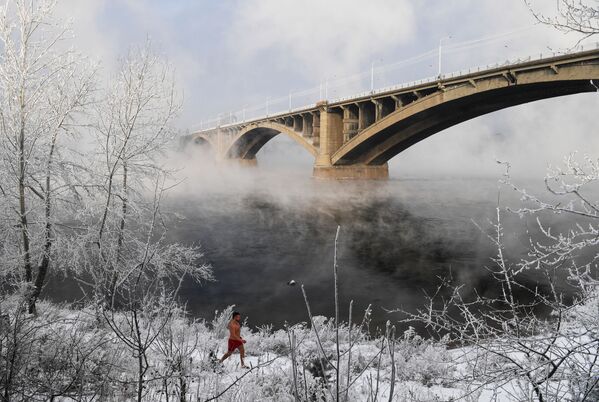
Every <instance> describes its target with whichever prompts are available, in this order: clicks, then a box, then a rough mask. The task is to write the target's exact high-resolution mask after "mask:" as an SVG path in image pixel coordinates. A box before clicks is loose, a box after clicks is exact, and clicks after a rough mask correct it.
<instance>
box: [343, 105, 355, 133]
mask: <svg viewBox="0 0 599 402" xmlns="http://www.w3.org/2000/svg"><path fill="white" fill-rule="evenodd" d="M357 109H358V108H357V107H356V106H355V105H347V106H344V107H343V142H347V141H349V140H351V139H352V138H354V137H355V136H356V134H358V111H357Z"/></svg>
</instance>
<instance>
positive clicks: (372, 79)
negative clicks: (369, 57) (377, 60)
mask: <svg viewBox="0 0 599 402" xmlns="http://www.w3.org/2000/svg"><path fill="white" fill-rule="evenodd" d="M370 93H374V61H373V62H372V63H370Z"/></svg>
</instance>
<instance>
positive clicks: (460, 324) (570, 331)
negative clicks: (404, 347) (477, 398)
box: [408, 158, 599, 402]
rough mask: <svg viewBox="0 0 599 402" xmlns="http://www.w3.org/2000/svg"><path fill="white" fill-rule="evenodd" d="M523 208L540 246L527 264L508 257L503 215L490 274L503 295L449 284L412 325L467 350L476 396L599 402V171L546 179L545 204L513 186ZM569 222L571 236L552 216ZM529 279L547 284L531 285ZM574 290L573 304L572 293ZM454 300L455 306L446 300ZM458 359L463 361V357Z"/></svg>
mask: <svg viewBox="0 0 599 402" xmlns="http://www.w3.org/2000/svg"><path fill="white" fill-rule="evenodd" d="M506 177H507V179H506V181H505V183H507V184H508V185H509V186H511V187H512V188H513V189H514V190H515V191H517V192H518V193H520V195H521V199H522V201H523V202H524V203H525V204H524V206H522V207H521V208H518V209H515V210H513V212H515V213H517V214H520V215H521V216H522V217H523V218H527V217H532V218H533V222H536V224H537V225H538V228H539V232H540V235H541V236H540V237H535V238H533V237H532V236H531V237H530V239H529V248H528V253H527V255H525V256H524V257H522V258H521V259H519V260H515V261H514V260H510V259H509V258H508V257H507V256H506V255H507V254H508V253H507V252H506V246H505V241H504V238H505V232H506V229H505V227H504V226H503V224H502V222H501V215H502V213H504V212H502V211H501V209H500V208H499V207H498V208H497V218H496V221H495V222H494V225H493V231H492V232H491V233H489V239H490V240H491V241H492V242H493V243H494V245H495V246H496V249H497V254H496V256H495V257H494V258H493V261H492V264H491V265H489V266H488V267H487V270H488V271H489V272H491V274H492V275H493V278H494V279H495V281H496V283H497V290H496V292H485V293H484V294H481V293H478V292H476V291H475V292H474V293H472V292H469V291H467V290H466V289H465V288H464V286H463V285H461V284H451V283H444V284H443V285H441V286H440V288H439V292H438V293H436V294H435V295H433V296H431V298H430V301H429V303H428V305H427V306H426V307H425V308H423V309H421V310H420V311H419V312H418V313H416V314H408V316H409V318H408V321H411V320H416V321H419V322H421V323H423V324H425V325H426V326H427V327H428V328H429V329H430V330H431V331H433V332H434V333H437V334H445V335H446V336H448V337H449V339H450V341H451V342H452V343H454V344H456V345H460V346H463V348H462V349H459V350H458V351H461V352H463V353H462V354H461V356H460V358H459V360H460V362H461V363H462V364H464V365H465V366H466V367H467V369H465V370H464V371H463V378H464V379H468V380H469V381H470V391H471V392H475V391H478V390H482V389H487V390H489V389H492V390H494V391H495V392H497V393H504V394H506V393H510V394H511V395H512V397H514V398H515V399H518V400H538V401H540V402H542V401H547V400H575V401H590V400H596V398H597V396H598V395H599V388H598V386H599V379H598V378H597V375H596V374H597V372H598V371H599V338H598V337H597V334H598V333H599V303H598V301H599V294H598V290H599V287H598V285H599V282H598V281H597V276H598V274H599V267H598V265H597V258H598V253H597V249H598V246H599V202H597V201H596V200H594V199H593V197H592V195H593V194H597V193H596V191H597V190H599V189H598V188H597V185H598V184H599V161H597V160H596V159H591V158H586V159H585V160H584V161H582V162H578V161H577V160H576V159H573V158H568V159H567V160H566V163H565V167H563V168H556V169H554V170H552V171H550V173H549V174H548V175H547V177H546V179H545V183H546V188H547V190H548V191H549V193H550V194H549V196H548V197H545V198H546V199H543V198H541V197H538V196H534V195H532V194H530V193H528V192H527V191H525V190H524V189H521V188H519V187H518V186H516V185H514V184H512V182H511V180H510V179H509V176H506ZM556 215H561V216H563V215H565V216H566V218H567V223H568V225H567V227H565V228H560V229H558V228H550V227H549V226H548V225H547V224H545V223H544V222H545V220H546V219H547V217H548V216H556ZM527 275H528V276H530V275H533V276H534V277H539V278H542V280H540V281H539V283H538V284H531V283H530V279H527ZM565 282H567V283H568V284H569V285H570V286H571V289H572V290H574V291H575V295H574V297H572V296H570V295H569V293H570V291H568V292H564V289H565V287H564V284H565ZM447 290H450V292H449V296H446V291H447ZM456 353H457V351H456Z"/></svg>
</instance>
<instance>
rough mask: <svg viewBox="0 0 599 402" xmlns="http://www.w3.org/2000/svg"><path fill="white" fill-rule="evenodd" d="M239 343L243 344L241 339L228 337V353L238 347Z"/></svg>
mask: <svg viewBox="0 0 599 402" xmlns="http://www.w3.org/2000/svg"><path fill="white" fill-rule="evenodd" d="M241 345H243V342H242V341H237V340H235V339H229V349H228V352H229V353H231V352H233V351H234V350H235V349H237V348H239V347H240V346H241Z"/></svg>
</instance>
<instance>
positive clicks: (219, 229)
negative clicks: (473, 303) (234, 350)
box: [169, 149, 542, 326]
mask: <svg viewBox="0 0 599 402" xmlns="http://www.w3.org/2000/svg"><path fill="white" fill-rule="evenodd" d="M188 152H189V154H188V157H189V159H188V160H187V161H182V160H181V162H183V164H184V165H185V166H186V171H185V174H187V175H188V177H189V178H188V180H187V181H186V182H185V183H183V184H182V185H181V186H179V187H178V188H177V190H176V193H175V194H172V195H171V198H170V200H169V204H170V205H169V207H170V208H171V209H173V210H176V211H178V212H180V213H181V214H182V215H183V216H185V218H184V219H182V220H181V221H180V222H178V224H177V225H176V227H175V228H174V230H172V231H171V238H172V239H173V240H177V241H182V242H186V243H191V242H194V243H197V242H199V243H201V245H202V246H203V249H204V252H205V255H206V259H207V261H208V262H209V263H211V264H212V266H213V267H214V274H215V277H216V279H217V282H215V283H209V284H205V285H203V286H201V287H199V286H194V285H189V286H187V287H186V288H185V289H184V290H183V293H182V297H183V300H185V301H186V302H187V306H188V308H189V309H190V310H191V312H192V313H193V314H194V315H197V316H201V317H205V318H210V317H211V316H212V314H213V312H214V310H216V309H222V308H223V307H225V306H226V305H229V304H235V305H236V306H237V307H236V308H237V309H238V310H241V311H243V313H244V315H247V316H248V318H249V321H250V323H251V324H252V325H261V324H268V323H273V324H275V325H277V326H278V325H282V324H283V323H284V322H285V321H288V322H298V321H305V320H306V319H307V316H306V311H305V307H304V304H303V299H302V297H301V292H300V289H299V287H297V286H296V287H290V286H287V282H288V281H289V280H291V279H294V280H295V281H297V282H298V283H303V284H304V285H305V288H306V291H307V294H308V296H309V298H310V302H311V306H312V310H313V313H314V314H322V315H327V316H331V315H332V314H333V312H334V310H333V293H332V289H333V275H332V267H333V248H334V234H335V229H336V227H337V225H341V227H342V229H341V236H340V244H339V266H340V268H339V272H340V283H341V284H340V293H341V297H342V300H343V303H342V306H343V309H344V311H347V307H348V304H349V301H350V300H354V312H355V316H354V319H355V320H356V319H360V315H361V310H363V309H365V308H366V307H367V306H368V305H369V304H372V305H373V306H374V321H375V323H378V324H381V323H383V322H384V321H386V320H387V319H389V318H392V319H393V318H397V316H391V317H390V316H389V315H388V314H387V313H386V312H385V311H384V310H383V309H395V308H398V307H402V308H404V309H408V310H414V309H416V308H419V307H421V306H422V303H423V302H424V297H423V295H424V291H429V292H430V291H432V290H433V289H434V288H436V286H437V285H438V284H439V277H444V276H448V275H449V274H450V273H451V274H452V276H453V278H454V280H455V281H456V283H464V284H466V286H467V288H474V287H476V288H477V289H478V290H479V291H480V292H483V293H484V292H494V291H495V289H496V286H495V285H494V282H493V281H492V280H491V278H490V275H489V273H488V271H487V270H486V269H485V268H484V267H485V266H488V265H490V264H491V261H490V258H491V257H492V256H493V255H494V253H495V250H494V249H493V247H492V245H491V244H490V242H489V241H488V240H487V238H486V235H485V233H482V232H481V231H480V230H479V229H478V228H477V227H476V225H475V224H474V223H473V221H474V222H476V223H477V224H478V225H480V226H481V228H482V229H483V231H487V232H488V231H490V230H491V226H490V220H491V219H493V218H494V215H495V208H496V206H497V199H498V185H497V180H496V179H437V180H409V179H402V180H393V179H392V180H389V181H387V182H334V181H333V182H331V181H319V180H314V179H311V177H310V173H311V164H310V161H309V163H307V164H302V162H301V161H299V162H298V161H297V160H296V163H295V164H290V165H285V164H284V163H283V164H281V163H276V161H275V162H273V160H272V159H271V160H269V159H268V157H266V158H264V159H265V161H263V162H262V163H261V166H262V167H259V168H253V169H248V168H241V167H239V168H236V167H234V166H223V165H219V164H215V163H214V162H213V161H212V160H211V157H210V156H209V154H205V153H203V152H202V151H201V150H199V149H191V150H188ZM266 154H267V155H268V153H266ZM282 166H283V167H282ZM286 166H288V168H286ZM540 182H541V181H540V180H539V181H538V183H537V184H540ZM538 190H539V191H541V190H542V189H541V188H540V187H539V188H538ZM501 197H502V204H503V205H508V204H510V203H511V204H512V205H517V204H518V201H517V197H516V195H515V194H513V193H512V192H510V191H509V190H504V191H503V193H502V195H501ZM504 224H506V225H508V226H509V228H510V230H509V231H508V236H507V237H506V243H507V245H508V250H509V253H510V257H512V258H517V257H519V256H521V255H522V253H523V252H524V251H525V247H526V245H527V238H526V237H525V236H524V231H525V228H526V225H528V226H529V229H531V228H532V229H531V230H532V232H533V235H534V223H533V222H526V221H522V220H520V219H519V218H518V217H516V216H513V215H510V214H506V217H505V220H504ZM530 280H531V281H536V279H535V278H534V276H531V278H530Z"/></svg>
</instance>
